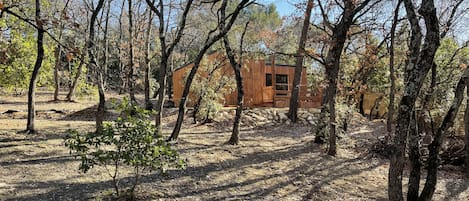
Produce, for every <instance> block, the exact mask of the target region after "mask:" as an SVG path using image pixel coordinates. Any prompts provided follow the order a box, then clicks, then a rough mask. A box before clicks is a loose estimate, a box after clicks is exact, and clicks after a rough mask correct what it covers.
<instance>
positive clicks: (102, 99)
mask: <svg viewBox="0 0 469 201" xmlns="http://www.w3.org/2000/svg"><path fill="white" fill-rule="evenodd" d="M103 5H104V0H99V1H98V4H97V5H96V8H94V9H93V13H92V14H91V19H90V24H89V35H88V43H87V51H88V57H89V59H90V61H89V63H88V69H93V70H94V72H95V76H96V82H97V85H98V92H99V103H98V108H97V111H96V133H101V132H102V131H103V119H104V112H105V109H106V108H105V103H106V96H105V94H104V86H103V84H104V81H103V74H102V69H101V68H100V67H99V66H98V63H97V62H96V57H95V54H94V49H93V48H94V44H95V38H94V37H95V22H96V18H97V17H98V14H99V12H100V10H101V8H103Z"/></svg>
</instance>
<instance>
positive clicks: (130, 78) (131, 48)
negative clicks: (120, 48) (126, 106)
mask: <svg viewBox="0 0 469 201" xmlns="http://www.w3.org/2000/svg"><path fill="white" fill-rule="evenodd" d="M128 4H129V5H128V8H129V10H128V12H129V29H128V31H129V74H128V75H127V76H128V79H127V82H128V83H127V87H128V88H129V98H130V102H131V103H132V104H136V103H137V99H135V86H134V83H135V75H134V67H135V65H134V42H133V41H134V38H133V37H134V36H133V20H132V17H133V11H132V0H128Z"/></svg>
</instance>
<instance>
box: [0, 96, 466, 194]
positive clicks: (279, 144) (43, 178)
mask: <svg viewBox="0 0 469 201" xmlns="http://www.w3.org/2000/svg"><path fill="white" fill-rule="evenodd" d="M113 97H114V98H118V97H119V96H117V95H113ZM51 99H52V94H51V93H49V92H41V93H38V98H37V101H38V102H37V106H36V108H37V110H38V117H37V119H36V127H37V129H38V131H39V133H38V134H34V135H27V134H22V133H21V132H20V131H21V130H23V129H24V128H25V126H26V119H25V117H26V116H25V114H26V108H27V104H26V97H11V96H0V113H2V114H0V200H2V201H3V200H107V199H109V198H110V197H111V195H112V194H113V188H112V185H111V178H110V177H109V176H108V174H107V172H106V170H105V169H104V168H94V169H92V170H91V171H90V172H89V173H87V174H83V173H81V172H80V171H78V164H79V161H78V160H76V159H75V158H74V157H73V156H70V155H69V151H68V150H67V149H66V148H65V146H64V140H63V138H64V136H65V134H64V133H65V131H66V130H67V129H70V128H73V129H78V130H80V131H83V132H85V131H91V130H93V126H94V121H93V120H94V119H93V113H94V109H93V108H94V107H95V105H96V102H95V99H93V98H85V99H81V100H79V101H78V102H75V103H67V102H49V100H51ZM141 102H142V101H141ZM52 109H54V110H55V111H54V110H52ZM7 110H18V111H19V112H14V113H11V114H7V113H3V112H5V111H7ZM279 110H281V109H279ZM57 111H60V112H57ZM165 113H166V117H165V122H166V123H167V124H166V125H165V132H166V133H169V132H170V131H171V128H172V125H174V120H175V119H176V116H175V115H176V110H175V109H168V111H167V112H165ZM115 115H116V114H115V113H113V112H112V110H110V111H109V113H108V120H111V119H112V118H114V117H115ZM352 121H353V122H352V124H351V126H350V129H349V131H348V132H347V134H346V135H345V137H344V138H343V139H341V140H339V145H338V148H339V150H338V155H337V156H336V157H330V156H328V155H326V154H325V151H326V148H327V147H325V146H324V145H318V144H314V143H311V141H312V140H313V136H312V134H311V133H310V130H311V128H310V127H307V126H299V125H285V126H278V127H268V128H264V127H263V128H260V127H259V128H249V129H243V128H242V131H241V145H238V146H231V145H225V144H224V143H225V142H226V141H227V140H228V138H229V135H230V132H229V131H230V126H226V125H225V124H223V125H220V124H219V123H217V122H215V123H212V124H206V125H195V124H191V120H187V122H185V124H184V126H183V130H182V132H181V135H180V140H179V141H178V142H177V143H176V144H175V146H176V148H177V149H178V150H179V151H180V152H181V156H182V158H185V159H187V162H188V167H187V169H186V170H170V171H168V172H167V174H165V175H158V174H155V173H146V174H145V176H144V178H143V180H142V184H141V185H140V186H139V188H138V199H140V200H187V201H193V200H321V201H322V200H387V190H386V189H387V171H388V167H389V162H388V160H387V159H384V158H381V157H379V156H377V155H376V154H374V153H373V152H371V151H370V150H371V146H372V144H374V143H376V142H377V140H378V138H379V137H380V136H384V135H385V134H386V132H385V128H384V126H385V125H384V122H383V121H381V120H376V121H367V120H365V119H363V118H361V117H360V116H358V115H355V116H354V117H353V118H352ZM131 176H132V175H131V174H130V169H125V170H124V172H123V174H122V177H123V178H124V179H123V181H122V183H123V185H126V184H127V183H128V182H129V180H130V178H131ZM424 176H425V175H424ZM438 179H439V180H438V181H439V183H438V186H437V191H436V193H435V196H434V200H469V189H468V187H469V181H468V180H467V179H466V180H465V179H464V177H463V175H462V173H461V167H457V166H444V167H442V168H441V171H440V172H439V178H438Z"/></svg>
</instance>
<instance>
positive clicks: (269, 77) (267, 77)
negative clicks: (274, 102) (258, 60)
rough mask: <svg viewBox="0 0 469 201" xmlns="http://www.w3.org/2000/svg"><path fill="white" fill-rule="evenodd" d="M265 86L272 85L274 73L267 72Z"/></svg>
mask: <svg viewBox="0 0 469 201" xmlns="http://www.w3.org/2000/svg"><path fill="white" fill-rule="evenodd" d="M265 86H266V87H270V86H272V74H270V73H267V74H265Z"/></svg>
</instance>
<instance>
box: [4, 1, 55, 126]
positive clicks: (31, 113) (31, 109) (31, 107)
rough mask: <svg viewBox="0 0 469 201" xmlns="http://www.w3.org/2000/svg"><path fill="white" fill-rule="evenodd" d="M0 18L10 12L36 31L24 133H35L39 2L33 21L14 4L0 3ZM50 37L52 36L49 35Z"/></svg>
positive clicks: (41, 25) (39, 55)
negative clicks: (15, 10)
mask: <svg viewBox="0 0 469 201" xmlns="http://www.w3.org/2000/svg"><path fill="white" fill-rule="evenodd" d="M0 5H1V7H0V18H1V17H3V14H4V13H7V14H10V15H13V16H15V17H16V18H18V19H20V20H22V21H24V22H26V23H28V24H29V25H31V26H32V27H34V28H35V29H36V31H37V39H36V45H37V55H36V61H35V63H34V68H33V72H32V74H31V78H30V79H29V90H28V116H27V123H26V130H25V131H24V132H25V133H31V134H33V133H36V130H35V129H34V119H35V116H36V110H35V103H36V102H35V96H36V82H37V75H38V74H39V70H40V68H41V66H42V61H43V60H44V33H46V31H45V30H44V21H43V19H41V3H40V0H36V1H35V15H34V16H35V20H34V22H35V23H33V21H32V20H29V19H26V18H24V17H22V16H20V15H18V14H17V13H15V12H13V11H11V10H10V9H11V8H14V7H16V6H15V5H11V6H5V5H3V4H0ZM51 37H52V36H51Z"/></svg>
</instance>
